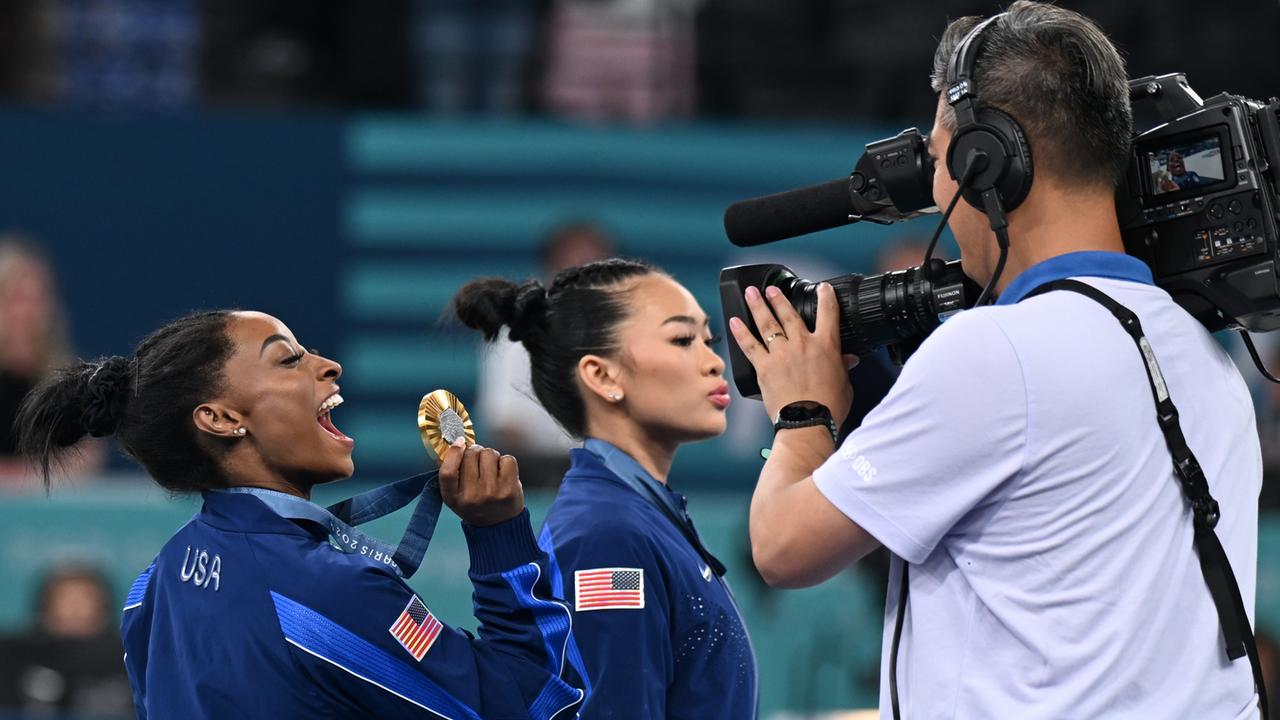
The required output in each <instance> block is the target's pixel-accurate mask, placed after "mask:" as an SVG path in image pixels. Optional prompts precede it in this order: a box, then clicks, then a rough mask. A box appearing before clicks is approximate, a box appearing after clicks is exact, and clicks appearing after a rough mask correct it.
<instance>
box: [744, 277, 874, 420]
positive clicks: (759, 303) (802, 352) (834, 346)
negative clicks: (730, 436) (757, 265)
mask: <svg viewBox="0 0 1280 720" xmlns="http://www.w3.org/2000/svg"><path fill="white" fill-rule="evenodd" d="M765 295H766V296H767V299H766V297H764V296H761V293H760V291H759V290H758V289H757V288H754V287H750V288H747V291H746V294H745V296H746V300H747V307H748V308H750V310H751V317H752V319H754V320H755V323H756V327H757V328H759V329H760V338H761V339H757V338H756V337H754V336H753V335H752V334H751V331H750V330H748V329H747V326H746V324H745V323H744V322H743V321H742V319H741V318H733V319H731V320H730V321H729V330H730V332H732V333H733V337H734V339H735V340H737V342H738V346H739V347H741V348H742V352H743V354H744V355H746V356H747V359H748V360H750V361H751V365H752V366H753V367H755V370H756V375H757V377H758V378H759V381H760V397H761V399H762V400H763V401H764V407H765V412H767V413H768V414H769V417H770V418H771V419H772V418H776V417H777V416H778V411H779V410H780V409H782V408H783V407H785V406H786V405H788V404H790V403H793V402H796V401H799V400H812V401H815V402H819V403H822V404H823V405H825V406H827V409H829V410H830V411H831V415H832V418H833V419H834V420H835V423H836V426H837V427H839V426H840V425H841V424H843V423H844V419H845V417H846V416H847V415H848V414H849V406H850V405H851V404H852V403H853V387H852V386H851V385H850V384H849V374H848V370H849V368H851V367H853V365H855V364H856V363H857V358H856V357H855V356H853V355H845V356H843V357H842V356H841V354H840V307H839V305H838V304H837V302H836V293H835V290H834V289H833V288H832V287H831V285H829V284H828V283H822V284H821V285H819V286H818V312H817V315H816V317H815V318H814V330H813V332H809V328H807V327H805V324H804V320H803V319H802V318H801V317H800V314H799V313H797V312H796V309H795V308H794V307H792V306H791V301H790V300H788V299H787V297H786V296H785V295H783V294H782V291H780V290H778V289H777V288H775V287H772V286H771V287H768V288H766V290H765ZM771 307H772V311H771V310H770V308H771ZM761 340H763V342H762V341H761Z"/></svg>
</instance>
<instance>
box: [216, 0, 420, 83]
mask: <svg viewBox="0 0 1280 720" xmlns="http://www.w3.org/2000/svg"><path fill="white" fill-rule="evenodd" d="M407 3H408V0H342V1H341V2H326V3H314V2H308V1H307V0H203V2H202V4H203V6H204V14H203V17H204V26H205V33H204V39H203V42H202V48H201V66H202V77H203V84H204V88H205V96H206V97H207V98H209V100H211V101H212V102H215V103H228V102H231V103H243V102H250V103H254V104H268V105H274V104H280V105H288V104H334V103H337V104H342V105H352V106H391V107H408V106H410V105H412V82H411V74H412V73H411V65H412V60H411V53H410V49H409V48H410V43H409V25H410V22H409V18H410V14H409V12H408V10H409V8H408V5H407Z"/></svg>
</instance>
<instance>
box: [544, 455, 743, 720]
mask: <svg viewBox="0 0 1280 720" xmlns="http://www.w3.org/2000/svg"><path fill="white" fill-rule="evenodd" d="M587 444H588V447H590V448H593V449H598V450H600V451H602V452H603V453H604V454H605V455H608V456H609V457H608V458H607V459H606V458H605V457H602V456H601V455H598V454H596V453H595V452H592V451H590V450H586V449H575V450H572V451H571V453H572V458H573V465H572V466H571V467H570V469H569V472H568V474H567V475H565V478H564V484H563V485H561V486H560V491H559V493H558V494H557V495H556V499H555V502H554V503H553V504H552V505H551V509H550V510H549V511H548V513H547V519H546V522H545V524H544V525H543V528H542V534H541V536H540V538H539V541H540V543H541V545H542V547H543V549H544V550H546V551H547V552H548V554H550V555H551V567H552V571H551V572H552V592H553V593H554V594H555V595H556V596H557V597H562V598H564V599H565V600H566V601H567V602H568V603H569V604H570V606H571V607H574V608H575V610H574V617H573V637H572V638H570V646H569V662H570V663H571V664H572V665H574V666H575V667H576V668H578V669H579V672H580V673H581V674H582V675H584V676H585V677H586V678H587V679H588V683H587V700H586V702H585V703H584V704H583V708H582V712H581V717H582V718H585V719H587V720H598V719H601V718H618V719H621V718H627V719H632V718H634V719H635V720H641V719H643V720H654V719H655V718H667V719H668V720H676V719H681V720H683V719H688V720H695V719H696V720H718V719H720V718H723V719H724V720H747V719H749V718H754V717H755V716H756V685H757V678H756V663H755V654H754V651H753V650H752V647H751V641H750V639H749V638H748V636H747V629H746V626H745V625H744V624H743V622H742V617H741V615H739V613H738V609H737V606H736V605H735V603H734V600H733V594H732V593H731V592H730V590H729V585H728V584H727V583H726V582H725V581H724V579H723V578H721V577H718V576H716V575H715V573H714V572H712V570H711V568H710V567H708V565H707V564H706V563H705V562H704V561H703V559H702V557H701V556H700V555H699V554H698V552H697V551H696V550H695V549H694V547H693V546H692V545H691V544H690V541H689V540H687V539H686V538H685V536H684V535H682V534H681V532H680V530H679V529H678V528H677V527H676V525H675V524H674V523H673V522H672V520H671V519H669V518H668V517H667V516H666V515H664V514H663V513H662V511H660V510H659V509H658V508H657V507H656V505H655V504H654V502H653V501H652V500H651V499H649V498H648V497H645V496H644V495H641V494H640V493H639V492H637V490H636V489H635V488H633V487H632V486H630V485H628V484H627V483H625V482H624V481H623V480H622V479H621V478H620V475H621V474H622V473H631V474H632V475H636V474H637V473H639V474H641V475H642V477H641V476H637V477H640V479H642V480H643V481H644V482H646V483H650V488H651V489H652V490H653V491H654V492H660V493H669V494H670V496H671V498H672V499H673V500H674V501H675V504H676V507H678V508H679V511H680V512H681V513H683V512H684V507H685V498H684V497H683V496H682V495H680V494H678V493H676V492H674V491H672V490H670V489H669V488H667V487H666V486H665V485H663V484H661V483H659V482H658V481H657V480H655V479H653V478H652V476H650V475H649V474H648V473H647V472H645V471H644V469H643V468H642V467H641V466H640V465H639V464H638V463H636V462H635V461H634V460H633V459H631V458H630V457H629V456H627V455H625V454H624V453H623V452H622V451H621V450H618V449H617V448H615V447H613V446H612V445H609V444H608V443H603V442H601V441H598V440H588V441H587ZM602 571H603V572H602ZM637 594H639V595H640V601H639V602H637V597H636V596H637ZM639 605H642V606H639Z"/></svg>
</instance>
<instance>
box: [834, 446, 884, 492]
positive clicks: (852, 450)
mask: <svg viewBox="0 0 1280 720" xmlns="http://www.w3.org/2000/svg"><path fill="white" fill-rule="evenodd" d="M840 455H841V457H843V458H844V459H845V460H849V461H850V467H852V468H853V472H855V473H856V474H857V475H858V477H860V478H862V482H864V483H869V482H871V481H872V480H874V479H875V477H876V466H875V465H872V464H871V461H870V460H868V459H867V456H866V455H862V454H860V453H859V452H858V446H857V445H854V444H853V443H850V442H846V443H845V444H844V447H842V448H840Z"/></svg>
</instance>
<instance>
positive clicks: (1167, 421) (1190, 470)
mask: <svg viewBox="0 0 1280 720" xmlns="http://www.w3.org/2000/svg"><path fill="white" fill-rule="evenodd" d="M1054 290H1066V291H1069V292H1074V293H1078V294H1080V295H1084V296H1085V297H1087V298H1089V299H1091V300H1093V301H1095V302H1097V303H1098V304H1100V305H1102V306H1103V307H1105V308H1106V309H1107V310H1108V311H1110V312H1111V314H1112V315H1114V316H1115V318H1116V320H1118V321H1119V322H1120V325H1121V327H1123V328H1124V330H1125V332H1127V333H1129V337H1131V338H1133V341H1134V344H1136V345H1137V346H1138V351H1139V353H1140V354H1141V355H1142V361H1143V366H1144V367H1145V368H1146V371H1147V380H1148V382H1150V384H1151V394H1152V397H1153V398H1154V399H1155V403H1156V420H1157V422H1158V423H1159V425H1160V431H1161V432H1162V433H1163V434H1164V439H1165V444H1166V445H1167V446H1168V448H1169V454H1170V455H1172V456H1173V468H1174V472H1175V473H1177V475H1178V480H1179V483H1180V484H1181V485H1182V491H1183V495H1184V496H1185V497H1186V498H1187V501H1188V503H1190V505H1191V511H1192V526H1193V529H1194V535H1193V537H1194V543H1195V548H1196V554H1197V555H1198V556H1199V559H1200V571H1201V573H1202V574H1203V575H1204V580H1205V584H1206V585H1208V588H1209V595H1210V596H1211V597H1212V598H1213V604H1214V606H1215V607H1216V608H1217V611H1218V622H1219V624H1220V625H1221V626H1222V636H1223V639H1224V640H1225V646H1226V653H1227V657H1228V658H1229V659H1231V660H1237V659H1239V658H1240V657H1241V656H1244V655H1248V656H1249V665H1250V667H1251V668H1252V670H1253V682H1254V685H1256V687H1257V691H1258V702H1259V709H1260V710H1261V714H1262V718H1263V719H1264V720H1265V719H1266V718H1267V717H1269V715H1268V707H1267V690H1266V685H1265V684H1264V682H1263V676H1262V666H1261V664H1260V663H1259V661H1258V647H1257V644H1256V643H1255V642H1254V637H1253V630H1252V628H1251V626H1250V624H1249V616H1248V614H1247V613H1246V612H1245V608H1244V599H1243V598H1242V597H1241V595H1240V585H1239V583H1237V582H1236V576H1235V573H1234V572H1232V570H1231V562H1230V560H1229V559H1228V558H1227V553H1226V551H1225V550H1224V549H1223V547H1222V543H1221V542H1219V540H1218V535H1217V533H1215V532H1214V531H1213V528H1214V526H1216V525H1217V524H1218V520H1219V518H1220V513H1219V511H1218V502H1217V501H1216V500H1214V499H1213V495H1211V494H1210V492H1209V483H1208V481H1207V479H1206V478H1205V476H1204V471H1203V470H1202V469H1201V467H1200V462H1199V461H1198V460H1196V457H1195V455H1194V454H1193V453H1192V452H1191V448H1190V447H1188V445H1187V439H1186V436H1184V435H1183V433H1182V426H1181V424H1180V423H1179V422H1178V409H1177V408H1176V407H1174V404H1173V400H1172V399H1171V398H1170V397H1169V388H1168V386H1167V385H1166V384H1165V381H1164V375H1163V374H1162V373H1161V372H1160V365H1159V364H1158V363H1157V362H1156V356H1155V352H1154V351H1153V350H1152V349H1151V343H1150V342H1149V341H1148V340H1147V338H1146V335H1144V334H1143V332H1142V323H1141V322H1139V320H1138V316H1137V315H1136V314H1135V313H1134V312H1133V311H1132V310H1130V309H1129V308H1127V307H1125V306H1124V305H1121V304H1120V303H1118V302H1116V301H1115V300H1114V299H1112V298H1111V296H1109V295H1107V294H1106V293H1104V292H1102V291H1101V290H1098V289H1097V288H1095V287H1093V286H1092V285H1088V284H1085V283H1082V282H1080V281H1078V280H1055V281H1053V282H1049V283H1045V284H1044V285H1041V286H1040V287H1038V288H1036V289H1035V290H1033V291H1031V292H1030V293H1028V294H1027V296H1026V297H1032V296H1035V295H1040V294H1042V293H1046V292H1051V291H1054ZM907 566H908V563H907V562H906V561H905V560H903V561H902V575H901V583H900V589H899V595H898V613H897V615H898V616H897V621H896V623H895V626H894V633H893V644H892V646H891V649H890V652H889V663H890V665H889V696H890V701H891V704H892V708H893V717H894V720H898V719H899V718H900V717H901V716H900V714H899V707H898V687H897V659H898V644H899V642H900V641H901V639H902V624H903V616H904V613H905V612H906V604H907V588H908V586H907Z"/></svg>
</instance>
